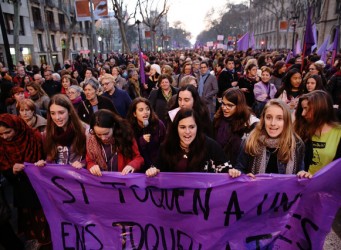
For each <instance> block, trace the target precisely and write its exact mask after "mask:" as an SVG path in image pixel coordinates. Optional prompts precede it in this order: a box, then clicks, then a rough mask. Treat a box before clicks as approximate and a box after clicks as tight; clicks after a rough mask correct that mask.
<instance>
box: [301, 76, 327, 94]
mask: <svg viewBox="0 0 341 250" xmlns="http://www.w3.org/2000/svg"><path fill="white" fill-rule="evenodd" d="M310 78H313V79H314V80H315V82H316V86H315V89H314V90H325V88H324V86H323V83H322V78H321V76H320V75H310V74H309V73H308V74H307V76H306V77H304V80H303V85H304V92H305V93H308V90H307V82H308V79H310Z"/></svg>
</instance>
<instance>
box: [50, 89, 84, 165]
mask: <svg viewBox="0 0 341 250" xmlns="http://www.w3.org/2000/svg"><path fill="white" fill-rule="evenodd" d="M52 104H55V105H59V106H62V107H64V108H66V109H67V111H68V113H69V120H68V126H71V129H72V130H74V131H75V138H74V139H73V142H72V144H71V148H72V150H73V151H74V152H76V153H77V154H78V155H84V153H85V142H86V137H85V128H84V126H83V123H82V121H81V120H80V119H79V117H78V115H77V112H76V110H75V108H74V107H73V104H72V103H71V101H70V99H69V98H68V97H67V96H66V95H63V94H56V95H54V96H52V97H51V100H50V103H49V106H48V109H47V110H48V112H47V126H46V143H45V145H44V147H45V152H46V154H47V156H48V158H51V159H55V158H56V157H57V146H58V145H57V143H56V141H55V140H54V139H53V137H54V135H56V133H57V131H56V130H57V125H56V124H55V123H54V122H53V120H52V117H51V114H50V107H51V105H52Z"/></svg>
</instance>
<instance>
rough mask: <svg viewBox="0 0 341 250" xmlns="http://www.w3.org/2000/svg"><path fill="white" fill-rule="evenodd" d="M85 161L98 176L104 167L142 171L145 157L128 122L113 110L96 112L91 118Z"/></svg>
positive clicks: (126, 172)
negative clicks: (141, 153)
mask: <svg viewBox="0 0 341 250" xmlns="http://www.w3.org/2000/svg"><path fill="white" fill-rule="evenodd" d="M86 162H87V168H88V170H89V171H90V173H91V174H93V175H96V176H101V175H102V171H111V172H112V171H118V172H121V173H122V174H128V173H133V172H137V171H139V170H140V169H141V167H142V166H143V163H144V160H143V157H142V156H141V155H140V152H139V150H138V146H137V143H136V140H135V138H134V133H133V131H132V129H131V126H130V125H129V123H128V122H127V121H126V120H124V119H122V118H120V117H119V116H118V115H116V114H115V113H113V112H111V111H110V110H106V109H102V110H99V111H97V112H96V113H94V114H93V115H92V117H91V120H90V135H89V137H88V140H87V153H86Z"/></svg>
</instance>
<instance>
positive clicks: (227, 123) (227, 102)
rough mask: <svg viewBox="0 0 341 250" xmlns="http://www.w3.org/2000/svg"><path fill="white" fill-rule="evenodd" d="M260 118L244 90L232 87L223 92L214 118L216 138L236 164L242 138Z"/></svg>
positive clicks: (233, 163)
mask: <svg viewBox="0 0 341 250" xmlns="http://www.w3.org/2000/svg"><path fill="white" fill-rule="evenodd" d="M257 122H259V119H258V118H257V117H256V116H255V115H253V114H252V110H251V108H250V107H249V106H248V105H247V103H246V100H245V96H244V94H243V92H242V91H241V90H239V89H234V88H230V89H228V90H226V91H225V92H224V94H223V98H222V101H221V106H220V108H219V109H218V111H217V112H216V114H215V116H214V120H213V124H214V132H215V139H216V141H217V142H218V143H219V144H220V146H221V147H222V148H223V150H224V152H225V154H226V156H227V157H228V159H229V160H230V162H231V164H232V165H233V166H234V165H235V164H236V162H237V157H238V153H239V148H240V145H241V142H242V139H243V138H245V137H246V136H247V135H248V134H249V133H250V132H251V131H252V129H253V128H254V127H255V126H256V124H257Z"/></svg>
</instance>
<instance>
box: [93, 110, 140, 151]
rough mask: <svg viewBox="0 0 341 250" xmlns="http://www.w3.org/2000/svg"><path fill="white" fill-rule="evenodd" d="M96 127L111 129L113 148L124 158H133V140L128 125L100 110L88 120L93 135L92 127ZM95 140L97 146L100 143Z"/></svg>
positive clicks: (112, 114) (111, 114)
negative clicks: (113, 141)
mask: <svg viewBox="0 0 341 250" xmlns="http://www.w3.org/2000/svg"><path fill="white" fill-rule="evenodd" d="M95 126H98V127H101V128H112V129H113V137H114V140H115V146H116V147H117V148H118V149H119V151H120V152H121V153H122V155H123V156H124V157H127V158H133V157H134V153H133V148H132V147H133V140H134V134H133V131H132V129H131V126H130V124H129V123H128V122H127V121H126V120H124V119H122V118H121V117H119V116H118V115H116V114H115V113H113V112H112V111H110V110H107V109H100V110H99V111H97V112H96V113H94V114H93V115H92V116H91V119H90V131H92V132H91V133H93V131H94V127H95ZM96 139H97V141H98V143H99V144H101V141H100V139H99V138H97V136H96Z"/></svg>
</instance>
